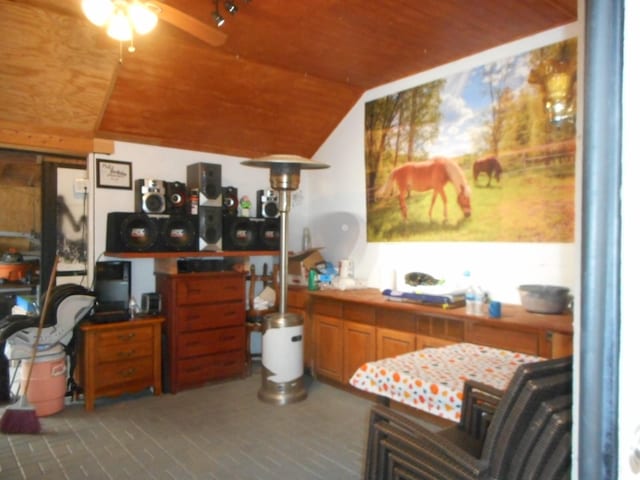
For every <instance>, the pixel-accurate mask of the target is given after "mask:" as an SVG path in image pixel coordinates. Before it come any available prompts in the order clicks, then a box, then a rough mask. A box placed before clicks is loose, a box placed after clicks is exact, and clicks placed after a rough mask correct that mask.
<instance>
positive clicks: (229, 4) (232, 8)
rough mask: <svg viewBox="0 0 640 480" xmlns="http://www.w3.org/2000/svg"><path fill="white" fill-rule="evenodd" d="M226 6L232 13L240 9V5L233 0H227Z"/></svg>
mask: <svg viewBox="0 0 640 480" xmlns="http://www.w3.org/2000/svg"><path fill="white" fill-rule="evenodd" d="M224 8H226V9H227V12H229V13H230V14H231V15H235V14H236V12H237V11H238V7H237V6H236V4H235V3H233V2H232V1H231V0H227V1H226V2H224Z"/></svg>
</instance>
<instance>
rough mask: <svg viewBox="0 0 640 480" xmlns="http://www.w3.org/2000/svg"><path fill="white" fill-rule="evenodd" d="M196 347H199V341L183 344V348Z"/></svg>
mask: <svg viewBox="0 0 640 480" xmlns="http://www.w3.org/2000/svg"><path fill="white" fill-rule="evenodd" d="M198 345H200V341H199V340H193V341H191V342H187V343H185V347H197V346H198Z"/></svg>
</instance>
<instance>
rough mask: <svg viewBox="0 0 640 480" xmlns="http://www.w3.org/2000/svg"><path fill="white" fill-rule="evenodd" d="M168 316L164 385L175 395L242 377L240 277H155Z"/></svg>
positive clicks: (242, 282)
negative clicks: (201, 386)
mask: <svg viewBox="0 0 640 480" xmlns="http://www.w3.org/2000/svg"><path fill="white" fill-rule="evenodd" d="M156 287H157V291H158V292H160V293H161V294H162V302H163V313H164V315H165V316H166V319H167V321H166V323H165V332H166V341H167V351H166V352H165V354H166V358H165V362H166V373H167V375H166V379H165V380H166V385H165V387H166V388H168V390H169V391H170V392H172V393H176V392H178V391H180V390H183V389H185V388H190V387H195V386H198V385H202V384H204V383H206V382H209V381H212V380H219V379H223V378H229V377H233V376H236V375H242V373H243V372H244V362H245V348H246V345H245V330H244V323H245V315H246V314H245V279H244V275H243V274H241V273H236V272H215V273H185V274H164V273H156Z"/></svg>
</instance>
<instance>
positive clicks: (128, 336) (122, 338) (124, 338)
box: [118, 332, 136, 341]
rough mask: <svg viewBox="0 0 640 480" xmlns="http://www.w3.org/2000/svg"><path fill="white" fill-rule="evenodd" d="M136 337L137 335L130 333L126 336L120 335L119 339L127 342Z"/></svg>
mask: <svg viewBox="0 0 640 480" xmlns="http://www.w3.org/2000/svg"><path fill="white" fill-rule="evenodd" d="M135 336H136V334H135V333H133V332H129V333H126V334H122V335H118V338H119V339H120V340H123V341H126V340H131V339H132V338H133V337H135Z"/></svg>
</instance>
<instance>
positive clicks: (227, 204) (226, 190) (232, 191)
mask: <svg viewBox="0 0 640 480" xmlns="http://www.w3.org/2000/svg"><path fill="white" fill-rule="evenodd" d="M237 215H238V189H237V188H236V187H222V216H223V217H235V216H237Z"/></svg>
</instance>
